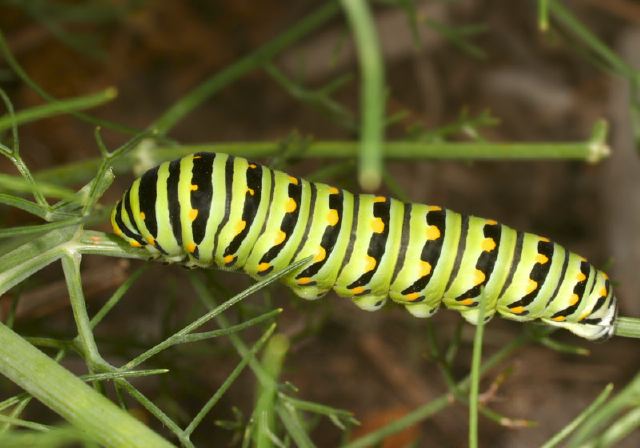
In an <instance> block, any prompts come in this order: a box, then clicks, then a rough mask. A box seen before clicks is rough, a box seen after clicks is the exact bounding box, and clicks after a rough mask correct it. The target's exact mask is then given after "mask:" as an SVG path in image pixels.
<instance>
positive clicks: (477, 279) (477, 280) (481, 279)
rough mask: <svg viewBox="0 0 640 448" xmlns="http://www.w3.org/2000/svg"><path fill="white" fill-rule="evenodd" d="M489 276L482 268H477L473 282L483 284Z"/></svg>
mask: <svg viewBox="0 0 640 448" xmlns="http://www.w3.org/2000/svg"><path fill="white" fill-rule="evenodd" d="M486 278H487V276H486V275H484V272H482V271H481V270H480V269H476V272H474V273H473V284H474V285H481V284H482V283H484V281H485V280H486Z"/></svg>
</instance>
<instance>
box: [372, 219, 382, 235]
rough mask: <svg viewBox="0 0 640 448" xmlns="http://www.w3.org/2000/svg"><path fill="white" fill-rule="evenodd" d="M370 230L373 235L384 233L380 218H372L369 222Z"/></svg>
mask: <svg viewBox="0 0 640 448" xmlns="http://www.w3.org/2000/svg"><path fill="white" fill-rule="evenodd" d="M371 228H372V229H373V232H374V233H382V232H384V221H383V220H382V218H374V219H373V220H372V221H371Z"/></svg>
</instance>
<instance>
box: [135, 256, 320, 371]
mask: <svg viewBox="0 0 640 448" xmlns="http://www.w3.org/2000/svg"><path fill="white" fill-rule="evenodd" d="M310 260H311V257H307V258H305V259H303V260H299V261H298V262H296V263H293V264H291V265H290V266H287V267H286V268H285V269H283V270H282V271H278V272H276V273H273V274H271V275H269V276H268V277H266V278H265V279H264V280H261V281H259V282H258V283H255V284H253V285H251V286H250V287H249V288H247V289H245V290H244V291H242V292H241V293H239V294H236V295H235V296H234V297H232V298H231V299H229V300H227V301H226V302H224V303H223V304H221V305H219V306H217V307H216V308H215V309H213V310H211V311H209V312H208V313H206V314H205V315H204V316H201V317H200V318H198V319H196V320H195V321H193V322H191V323H190V324H189V325H187V326H185V327H184V328H183V329H181V330H180V331H178V332H176V333H174V334H173V335H171V336H170V337H168V338H166V339H165V340H164V341H162V342H160V343H159V344H157V345H156V346H154V347H152V348H150V349H149V350H147V351H146V352H144V353H142V354H140V355H139V356H137V357H136V358H135V359H132V360H131V361H129V362H128V363H126V364H125V365H124V366H123V367H122V369H124V370H131V369H132V368H134V367H135V366H137V365H139V364H140V363H142V362H144V361H146V360H147V359H149V358H151V357H152V356H154V355H156V354H157V353H160V352H161V351H163V350H165V349H167V348H168V347H171V346H172V345H174V344H176V343H177V342H176V341H179V340H181V339H182V338H184V337H185V336H186V335H188V334H190V333H192V332H193V331H194V330H196V329H197V328H199V327H201V326H202V325H204V324H205V323H207V322H209V321H210V320H211V319H213V318H214V317H216V316H218V315H220V314H222V313H223V312H225V311H226V310H228V309H229V308H231V307H232V306H233V305H235V304H237V303H238V302H240V301H241V300H244V299H245V298H247V297H248V296H250V295H251V294H253V293H255V292H257V291H259V290H260V289H262V288H264V287H265V286H267V285H269V284H271V283H273V282H274V281H276V280H278V279H279V278H282V277H283V276H285V275H287V274H288V273H290V272H292V271H294V270H296V269H298V268H299V267H301V266H302V265H304V264H306V263H308V262H309V261H310Z"/></svg>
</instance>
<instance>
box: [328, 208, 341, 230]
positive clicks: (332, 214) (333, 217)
mask: <svg viewBox="0 0 640 448" xmlns="http://www.w3.org/2000/svg"><path fill="white" fill-rule="evenodd" d="M339 220H340V216H339V215H338V210H335V209H331V210H329V213H327V221H328V222H329V225H330V226H331V227H333V226H335V225H336V224H338V221H339Z"/></svg>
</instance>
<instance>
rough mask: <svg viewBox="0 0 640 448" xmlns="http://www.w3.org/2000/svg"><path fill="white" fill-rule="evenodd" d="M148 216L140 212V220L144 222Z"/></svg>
mask: <svg viewBox="0 0 640 448" xmlns="http://www.w3.org/2000/svg"><path fill="white" fill-rule="evenodd" d="M146 217H147V216H146V215H145V214H144V212H140V219H142V220H143V221H144V218H146Z"/></svg>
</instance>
